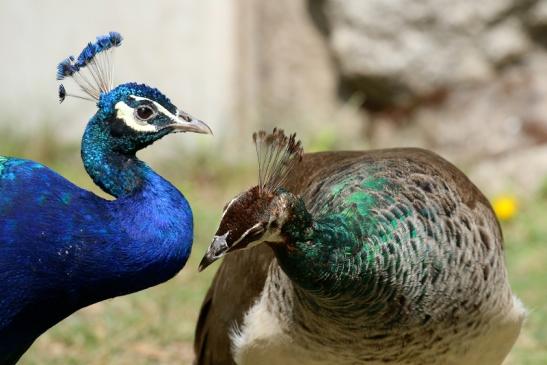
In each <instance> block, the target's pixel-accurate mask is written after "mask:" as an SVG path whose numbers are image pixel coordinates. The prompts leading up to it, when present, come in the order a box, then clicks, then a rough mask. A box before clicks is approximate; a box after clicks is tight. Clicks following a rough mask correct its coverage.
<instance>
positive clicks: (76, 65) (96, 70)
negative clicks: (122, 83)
mask: <svg viewBox="0 0 547 365" xmlns="http://www.w3.org/2000/svg"><path fill="white" fill-rule="evenodd" d="M122 40H123V38H122V36H121V34H120V33H118V32H109V33H108V34H105V35H100V36H98V37H97V40H96V42H94V43H92V42H89V43H88V44H87V45H86V46H85V47H84V49H83V50H82V52H80V55H79V56H78V58H76V59H75V58H74V57H73V56H70V57H68V58H66V59H64V60H63V61H61V62H60V63H59V65H58V66H57V80H63V79H65V78H67V77H71V78H72V79H73V80H74V81H75V82H76V84H78V86H79V87H80V89H81V90H82V91H83V92H84V93H85V94H87V95H88V96H89V97H85V96H76V95H72V94H68V93H66V91H64V94H63V95H65V96H76V97H79V98H82V99H88V100H89V99H91V100H94V101H98V100H99V97H100V95H101V93H107V92H109V91H110V90H112V88H113V83H112V81H113V77H112V76H113V64H112V61H111V53H112V52H113V50H114V48H115V47H119V46H120V45H121V43H122ZM63 90H64V87H63ZM60 95H61V93H60V90H59V97H60ZM60 99H61V98H60ZM63 100H64V98H63ZM61 101H62V100H61Z"/></svg>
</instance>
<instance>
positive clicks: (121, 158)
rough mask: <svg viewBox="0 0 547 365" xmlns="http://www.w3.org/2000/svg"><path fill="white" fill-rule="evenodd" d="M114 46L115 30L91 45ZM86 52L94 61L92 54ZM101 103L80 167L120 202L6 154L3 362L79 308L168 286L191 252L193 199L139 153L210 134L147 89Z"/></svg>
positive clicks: (108, 95)
mask: <svg viewBox="0 0 547 365" xmlns="http://www.w3.org/2000/svg"><path fill="white" fill-rule="evenodd" d="M118 40H119V39H118V38H117V37H116V35H115V34H114V36H112V33H111V37H110V38H109V39H108V40H106V39H104V38H99V39H98V43H97V44H95V46H93V47H99V46H101V47H107V46H109V44H110V46H113V45H116V44H114V43H116V42H117V41H118ZM107 41H108V42H110V43H108V42H107ZM107 43H108V44H107ZM97 52H100V50H99V51H97ZM83 54H84V55H83V56H81V57H83V59H84V61H85V62H88V63H89V62H90V57H91V58H92V57H93V55H89V54H86V53H85V52H84V53H83ZM88 56H89V57H88ZM86 57H87V58H86ZM84 61H82V62H84ZM82 67H83V66H82ZM103 71H105V72H106V71H107V70H103ZM97 96H98V97H97V107H98V110H97V112H96V114H95V115H94V116H93V117H92V118H91V119H90V121H89V123H88V125H87V127H86V130H85V133H84V136H83V139H82V149H81V152H82V160H83V163H84V167H85V169H86V171H87V172H88V173H89V175H90V176H91V178H92V179H93V181H94V182H95V183H96V184H97V185H98V186H99V187H101V188H102V189H103V190H104V191H105V192H106V193H108V194H110V195H112V196H114V197H115V198H116V199H114V200H108V199H103V198H101V197H99V196H97V195H95V194H93V193H91V192H89V191H87V190H84V189H81V188H79V187H77V186H76V185H74V184H72V183H71V182H70V181H68V180H66V179H65V178H63V177H62V176H60V175H59V174H57V173H56V172H54V171H52V170H51V169H49V168H47V167H46V166H44V165H41V164H39V163H36V162H33V161H28V160H23V159H18V158H12V157H2V156H0V292H1V293H2V295H1V297H0V364H1V365H11V364H15V363H16V362H17V360H18V359H19V358H20V357H21V355H22V354H23V353H24V352H25V351H26V350H27V348H28V347H29V346H30V345H31V344H32V343H33V342H34V340H35V339H36V338H37V337H38V336H40V334H42V333H43V332H44V331H46V330H47V329H48V328H50V327H51V326H53V325H55V324H56V323H57V322H59V321H61V320H62V319H64V318H65V317H67V316H69V315H70V314H71V313H73V312H75V311H76V310H78V309H80V308H83V307H85V306H87V305H90V304H92V303H95V302H98V301H101V300H104V299H107V298H112V297H115V296H119V295H125V294H129V293H132V292H136V291H139V290H142V289H145V288H148V287H150V286H153V285H157V284H159V283H162V282H164V281H166V280H168V279H170V278H171V277H173V276H174V275H175V274H176V273H177V272H178V271H179V270H180V269H181V268H182V267H183V266H184V264H185V263H186V260H187V258H188V256H189V254H190V250H191V246H192V240H193V218H192V211H191V208H190V206H189V204H188V202H187V201H186V199H185V198H184V196H183V195H182V193H181V192H180V191H179V190H177V188H175V187H174V186H173V185H172V184H171V183H169V182H168V181H167V180H165V179H163V178H162V177H161V176H159V175H158V174H156V173H155V172H154V171H153V170H152V169H151V168H150V167H148V166H147V165H146V164H145V163H144V162H142V161H140V160H139V159H138V158H137V157H136V152H137V151H138V150H141V149H143V148H145V147H146V146H148V145H150V144H151V143H153V142H155V141H157V140H159V139H160V138H162V137H164V136H165V135H167V134H169V133H175V132H195V133H210V129H209V128H208V127H207V126H206V125H205V124H204V123H203V122H201V121H197V120H195V119H192V118H191V117H190V116H189V115H188V114H186V113H184V112H183V111H181V110H178V109H177V108H176V107H175V106H174V105H173V104H172V103H171V102H170V101H169V99H168V98H167V97H166V96H164V95H163V94H162V93H161V92H160V91H159V90H157V89H154V88H152V87H149V86H147V85H143V84H136V83H126V84H122V85H119V86H117V87H116V88H113V89H112V90H110V91H108V92H107V91H103V92H100V94H98V95H97Z"/></svg>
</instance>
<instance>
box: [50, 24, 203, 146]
mask: <svg viewBox="0 0 547 365" xmlns="http://www.w3.org/2000/svg"><path fill="white" fill-rule="evenodd" d="M121 43H122V37H121V35H120V34H119V33H117V32H110V33H108V34H106V35H102V36H99V37H97V40H96V42H94V43H89V44H88V45H87V46H86V47H85V48H84V49H83V51H82V52H81V53H80V55H79V56H78V57H77V58H75V57H73V56H70V57H68V58H66V59H65V60H63V61H62V62H61V63H59V65H58V66H57V79H58V80H63V79H67V78H71V79H72V80H73V81H74V82H75V83H76V84H77V86H78V87H79V88H80V90H81V91H82V92H83V94H84V95H78V94H72V93H67V91H66V89H65V87H64V86H63V85H62V84H61V85H59V100H60V102H63V101H64V100H65V98H66V97H67V96H70V97H75V98H79V99H85V100H90V101H93V102H95V103H96V104H97V107H98V111H97V113H96V115H95V118H93V119H92V123H93V127H95V128H97V129H98V130H100V132H101V133H103V134H104V135H105V136H106V137H107V138H108V140H109V143H111V144H113V146H112V148H113V149H116V150H118V151H120V152H123V153H134V152H135V151H137V150H139V149H142V148H144V147H146V146H147V145H149V144H151V143H153V142H154V141H156V140H158V139H160V138H161V137H163V136H165V135H167V134H169V133H175V132H194V133H205V134H211V133H212V132H211V129H210V128H209V127H208V126H207V124H205V123H204V122H202V121H200V120H198V119H196V118H193V117H192V116H190V115H189V114H187V113H186V112H184V111H182V110H181V109H179V108H177V107H176V106H175V105H173V104H172V103H171V101H170V100H169V99H168V98H167V97H166V96H165V95H164V94H162V93H161V92H160V91H159V90H158V89H155V88H152V87H150V86H147V85H144V84H137V83H126V84H121V85H118V86H116V87H113V78H112V76H113V63H112V53H113V51H114V49H115V48H117V47H118V46H120V45H121ZM88 128H89V127H88Z"/></svg>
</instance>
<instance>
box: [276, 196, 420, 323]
mask: <svg viewBox="0 0 547 365" xmlns="http://www.w3.org/2000/svg"><path fill="white" fill-rule="evenodd" d="M360 194H361V195H360V196H359V201H358V204H356V205H354V206H353V208H352V209H350V210H342V211H339V212H330V213H324V214H320V215H316V216H313V215H312V214H311V213H310V212H308V211H307V210H306V207H305V205H304V202H303V201H302V200H300V199H299V202H298V203H297V205H296V207H295V214H293V215H292V218H291V219H290V220H289V222H287V223H286V224H285V226H284V228H283V232H284V234H285V237H286V238H287V242H286V245H278V244H274V245H272V248H273V249H274V252H275V255H276V257H277V261H278V263H279V266H280V267H281V269H282V270H283V271H284V273H285V274H286V275H287V276H288V277H289V278H290V280H291V282H292V283H293V284H296V285H294V288H295V290H296V291H297V292H298V293H299V294H297V295H296V298H297V301H299V302H300V304H301V305H303V306H305V307H306V308H308V310H312V311H317V312H318V315H319V314H320V313H321V315H320V316H321V317H325V313H328V315H327V316H326V317H328V318H335V317H336V316H337V315H338V314H339V313H340V308H344V311H343V313H348V311H352V312H353V313H364V314H366V316H365V318H369V319H370V321H371V322H370V323H364V322H363V323H362V324H363V325H367V326H372V327H374V326H375V325H374V324H373V323H376V324H378V325H381V326H383V325H384V324H385V325H392V324H393V323H394V322H397V321H399V316H398V313H397V311H395V310H394V308H396V307H397V306H396V305H395V303H398V301H399V300H404V299H400V298H401V295H402V292H400V291H398V290H397V288H395V287H393V286H390V285H389V279H388V278H389V277H393V276H394V275H405V270H406V269H407V268H406V267H405V268H403V267H401V263H402V262H403V260H402V255H403V251H402V247H401V246H397V244H396V243H395V240H394V239H393V236H391V235H390V234H391V233H390V232H392V230H393V228H394V227H395V226H394V225H392V223H390V222H379V221H377V220H376V219H375V218H374V216H373V214H370V211H368V210H369V209H371V208H372V207H371V205H372V203H373V200H374V199H373V197H372V196H367V195H366V193H360ZM407 261H408V262H411V261H412V259H411V258H408V260H407ZM406 273H407V274H408V273H409V272H408V271H406ZM341 320H344V319H341ZM352 321H353V320H350V322H349V323H347V325H348V326H351V325H352Z"/></svg>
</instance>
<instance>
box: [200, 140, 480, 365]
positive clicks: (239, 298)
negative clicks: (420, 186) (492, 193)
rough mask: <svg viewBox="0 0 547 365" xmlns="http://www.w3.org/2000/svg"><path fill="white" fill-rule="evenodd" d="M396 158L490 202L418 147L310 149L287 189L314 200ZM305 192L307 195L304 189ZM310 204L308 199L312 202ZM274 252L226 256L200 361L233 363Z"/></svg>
mask: <svg viewBox="0 0 547 365" xmlns="http://www.w3.org/2000/svg"><path fill="white" fill-rule="evenodd" d="M383 159H395V160H401V162H402V163H404V162H405V161H414V162H419V163H420V164H422V166H423V167H424V168H425V169H426V170H430V171H432V172H435V173H436V174H439V175H440V176H442V177H443V180H444V181H445V182H446V183H447V184H450V185H451V186H453V187H454V188H455V189H456V190H457V191H458V193H459V194H460V196H461V197H462V200H463V202H464V203H465V204H466V205H468V206H469V207H470V208H473V207H474V206H475V204H476V203H477V202H480V203H482V204H484V205H486V206H490V204H489V202H488V200H487V199H486V198H485V197H484V195H483V194H482V193H481V192H480V191H479V190H478V189H477V187H476V186H475V185H474V184H473V183H472V182H471V181H470V180H469V179H468V178H467V177H466V176H465V175H464V174H463V173H462V172H461V171H460V170H458V169H457V168H456V167H455V166H454V165H452V164H451V163H449V162H448V161H446V160H444V159H443V158H442V157H440V156H438V155H437V154H435V153H432V152H429V151H426V150H422V149H418V148H397V149H388V150H377V151H366V152H363V151H354V152H350V151H348V152H343V151H340V152H319V153H311V154H305V155H304V157H303V160H302V162H301V163H300V165H299V166H298V167H297V169H296V171H294V173H293V174H291V178H290V179H289V181H288V182H287V185H286V188H287V189H289V190H290V191H292V192H293V193H295V194H302V195H305V197H306V198H307V199H313V197H314V191H319V189H318V186H320V182H321V181H322V180H323V177H326V176H329V175H330V174H332V172H334V171H339V170H340V169H344V168H345V166H348V165H350V164H353V163H356V162H359V163H366V162H367V161H370V162H374V161H379V160H383ZM304 193H305V194H304ZM306 203H307V202H306ZM273 258H274V256H273V253H272V251H271V249H270V248H269V247H267V246H257V247H255V248H253V249H250V250H243V251H237V252H234V253H232V254H230V255H228V256H227V257H225V258H224V261H223V262H222V264H221V266H220V268H219V270H218V272H217V274H216V276H215V278H214V279H213V283H212V284H211V287H210V289H209V292H208V293H207V295H206V297H205V300H204V302H203V306H202V309H201V313H200V316H199V320H198V323H197V328H196V337H195V343H194V349H195V353H196V365H232V364H234V362H233V360H232V356H231V351H230V346H231V344H230V338H229V333H230V331H231V329H232V328H233V327H234V325H240V324H241V321H242V319H243V315H244V314H245V313H246V312H247V311H248V310H249V308H250V307H251V305H252V304H253V303H254V302H255V301H256V300H257V298H258V296H259V295H260V293H261V292H262V289H263V286H264V282H265V280H266V275H267V270H268V267H269V265H270V263H271V261H272V260H273Z"/></svg>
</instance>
